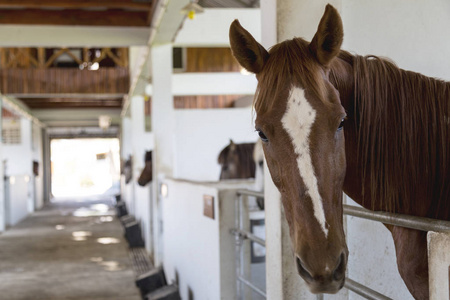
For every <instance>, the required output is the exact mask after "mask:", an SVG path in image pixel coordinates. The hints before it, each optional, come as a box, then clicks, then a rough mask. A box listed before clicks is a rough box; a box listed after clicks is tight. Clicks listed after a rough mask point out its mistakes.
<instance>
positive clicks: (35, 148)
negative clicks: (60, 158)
mask: <svg viewBox="0 0 450 300" xmlns="http://www.w3.org/2000/svg"><path fill="white" fill-rule="evenodd" d="M32 126H33V127H32V128H33V129H32V135H33V137H32V152H33V153H32V155H33V160H34V161H37V162H38V163H39V170H38V172H39V175H38V176H33V177H34V178H33V179H34V182H33V197H34V203H35V209H40V208H42V206H43V205H44V160H43V140H42V138H43V137H42V128H41V127H40V126H38V125H36V124H32Z"/></svg>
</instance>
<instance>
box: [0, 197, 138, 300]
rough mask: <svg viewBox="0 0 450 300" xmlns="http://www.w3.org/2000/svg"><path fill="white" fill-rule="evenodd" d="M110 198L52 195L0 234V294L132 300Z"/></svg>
mask: <svg viewBox="0 0 450 300" xmlns="http://www.w3.org/2000/svg"><path fill="white" fill-rule="evenodd" d="M134 278H135V275H134V273H133V270H132V268H131V261H130V258H129V255H128V246H127V243H126V241H125V240H124V238H123V230H122V226H121V224H120V222H119V221H118V220H117V218H115V217H114V211H113V210H112V202H111V201H110V200H108V201H105V200H103V201H102V200H91V201H85V202H77V201H58V202H55V203H52V204H50V205H48V206H46V207H45V208H44V209H43V210H41V211H38V212H36V213H33V214H32V215H31V216H29V217H28V218H26V219H25V220H24V221H22V222H20V223H19V224H18V225H17V226H14V227H12V228H10V229H8V230H7V231H6V232H4V233H2V234H0V299H4V300H19V299H20V300H40V299H42V300H44V299H45V300H69V299H73V300H106V299H108V300H112V299H113V300H138V299H141V298H140V296H139V290H138V289H137V288H136V287H135V284H134Z"/></svg>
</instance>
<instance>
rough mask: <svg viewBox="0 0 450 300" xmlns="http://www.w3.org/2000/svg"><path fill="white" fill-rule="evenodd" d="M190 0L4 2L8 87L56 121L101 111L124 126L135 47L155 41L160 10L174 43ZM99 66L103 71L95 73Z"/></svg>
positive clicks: (245, 3)
mask: <svg viewBox="0 0 450 300" xmlns="http://www.w3.org/2000/svg"><path fill="white" fill-rule="evenodd" d="M156 3H163V4H164V3H165V5H159V4H158V5H156ZM187 3H189V0H170V1H167V0H161V1H158V0H0V40H2V47H9V48H0V77H1V78H0V79H1V82H2V84H3V85H2V86H1V92H2V93H3V94H4V95H6V96H12V97H14V98H16V99H19V100H21V101H22V103H24V104H25V105H26V106H27V107H28V108H29V109H30V110H31V112H32V113H33V115H35V116H36V117H38V118H39V119H40V120H41V121H43V122H44V123H46V124H47V125H48V126H94V125H96V124H98V116H99V115H101V114H108V115H111V116H112V118H113V123H116V124H117V123H118V122H120V111H121V108H122V106H123V102H124V97H125V96H126V95H127V94H128V92H129V89H130V82H131V80H130V76H131V75H130V74H129V67H130V66H129V64H128V47H130V46H146V45H147V43H148V42H149V37H150V34H151V30H150V25H151V23H152V16H154V15H157V16H158V17H157V18H156V17H155V20H156V19H158V24H157V28H158V30H157V33H156V35H157V36H156V38H155V39H154V42H167V41H169V42H170V41H171V40H172V39H173V36H174V34H175V33H176V32H177V31H178V30H179V28H180V26H181V24H182V22H183V21H184V19H183V16H182V15H181V14H180V10H181V8H182V7H183V6H185V5H186V4H187ZM198 4H199V5H201V6H203V7H205V8H215V7H221V8H222V7H227V8H245V7H259V0H199V1H198ZM161 7H163V9H162V11H163V12H162V16H161V15H160V11H161ZM30 25H32V26H30ZM153 25H155V24H153ZM69 60H71V62H68V61H69ZM95 63H99V69H98V70H95V69H92V70H91V66H93V65H94V64H95ZM5 83H6V84H5Z"/></svg>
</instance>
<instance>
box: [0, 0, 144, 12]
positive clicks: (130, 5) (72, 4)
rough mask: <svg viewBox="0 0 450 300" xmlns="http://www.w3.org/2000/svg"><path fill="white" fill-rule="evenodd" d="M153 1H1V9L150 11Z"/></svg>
mask: <svg viewBox="0 0 450 300" xmlns="http://www.w3.org/2000/svg"><path fill="white" fill-rule="evenodd" d="M152 2H153V1H152V0H148V1H134V0H0V8H36V9H40V8H65V9H83V8H101V7H107V8H113V9H114V8H116V9H132V10H139V11H149V10H151V7H152Z"/></svg>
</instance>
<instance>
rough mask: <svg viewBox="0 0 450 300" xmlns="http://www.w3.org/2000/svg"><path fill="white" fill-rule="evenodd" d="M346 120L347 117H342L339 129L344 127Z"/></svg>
mask: <svg viewBox="0 0 450 300" xmlns="http://www.w3.org/2000/svg"><path fill="white" fill-rule="evenodd" d="M344 121H345V118H342V120H341V123H340V124H339V127H338V130H342V128H344Z"/></svg>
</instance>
